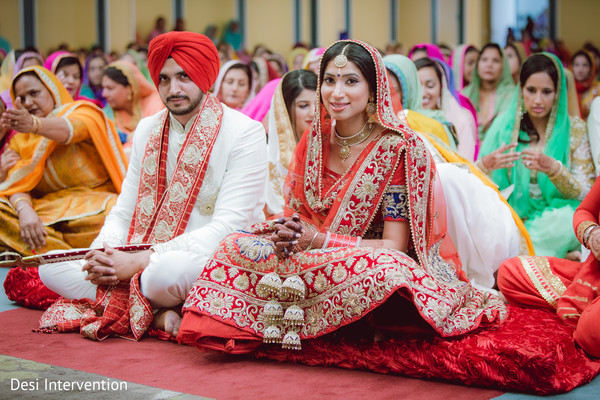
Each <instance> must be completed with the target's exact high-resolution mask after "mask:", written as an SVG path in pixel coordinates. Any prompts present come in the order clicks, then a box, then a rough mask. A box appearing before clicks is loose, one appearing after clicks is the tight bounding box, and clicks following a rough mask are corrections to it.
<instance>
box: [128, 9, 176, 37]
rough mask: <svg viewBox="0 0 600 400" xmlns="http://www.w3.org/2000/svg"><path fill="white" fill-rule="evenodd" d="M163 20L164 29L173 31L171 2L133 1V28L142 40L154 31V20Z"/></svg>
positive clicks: (173, 21)
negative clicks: (159, 18) (162, 18)
mask: <svg viewBox="0 0 600 400" xmlns="http://www.w3.org/2000/svg"><path fill="white" fill-rule="evenodd" d="M158 17H164V18H165V21H166V23H165V29H166V30H167V31H169V30H171V29H173V25H174V24H175V18H173V3H172V1H171V0H135V27H136V31H137V33H138V35H140V37H141V38H142V40H144V41H145V40H146V39H147V38H148V35H149V34H150V32H151V31H152V30H153V29H154V24H155V22H156V18H158Z"/></svg>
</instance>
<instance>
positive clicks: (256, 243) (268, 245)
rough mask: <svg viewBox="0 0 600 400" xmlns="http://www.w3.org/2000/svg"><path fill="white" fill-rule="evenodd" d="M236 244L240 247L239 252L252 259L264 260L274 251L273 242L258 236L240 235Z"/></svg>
mask: <svg viewBox="0 0 600 400" xmlns="http://www.w3.org/2000/svg"><path fill="white" fill-rule="evenodd" d="M236 244H237V245H238V246H239V248H240V253H241V254H242V255H243V256H244V257H246V258H248V259H250V260H252V261H262V260H266V259H267V258H269V256H271V255H272V254H274V252H275V249H274V248H273V242H271V241H270V240H268V239H263V238H261V237H258V236H257V237H253V236H245V237H241V238H239V239H238V240H236Z"/></svg>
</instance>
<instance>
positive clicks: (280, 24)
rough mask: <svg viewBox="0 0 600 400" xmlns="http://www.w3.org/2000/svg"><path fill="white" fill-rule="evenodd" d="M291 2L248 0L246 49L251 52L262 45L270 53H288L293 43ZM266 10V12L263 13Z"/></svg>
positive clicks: (284, 0)
mask: <svg viewBox="0 0 600 400" xmlns="http://www.w3.org/2000/svg"><path fill="white" fill-rule="evenodd" d="M293 8H294V7H293V2H292V1H290V0H250V1H248V2H247V6H246V47H247V49H248V50H249V51H252V49H254V47H255V46H256V45H257V44H264V45H265V46H267V47H268V48H269V49H271V50H272V51H275V52H277V53H280V54H282V55H283V56H284V57H285V56H287V54H288V53H289V51H290V49H291V47H292V44H293V43H294V19H293V16H294V15H293V12H294V10H293ZM265 10H268V12H265Z"/></svg>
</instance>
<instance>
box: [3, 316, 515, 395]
mask: <svg viewBox="0 0 600 400" xmlns="http://www.w3.org/2000/svg"><path fill="white" fill-rule="evenodd" d="M40 315H41V311H36V310H29V309H16V310H11V311H5V312H2V313H0V334H1V337H2V340H1V341H0V353H1V354H4V355H8V356H13V357H19V358H24V359H27V360H33V361H37V362H41V363H46V364H51V365H57V366H60V367H66V368H72V369H77V370H81V371H86V372H92V373H96V374H101V375H104V376H108V377H110V378H113V379H120V380H124V381H129V382H135V383H140V384H144V385H148V386H154V387H159V388H163V389H167V390H172V391H177V392H183V393H190V394H195V395H200V396H207V397H212V398H216V399H241V398H244V399H259V398H260V399H266V398H276V399H282V398H285V399H316V398H319V399H322V398H323V399H324V398H326V399H338V398H339V399H342V398H343V399H356V398H369V399H371V400H375V399H398V398H402V400H412V399H428V400H448V399H453V400H462V399H465V400H467V399H469V400H471V399H472V400H478V399H491V398H493V397H496V396H499V395H501V394H502V393H504V392H502V391H497V390H488V389H481V388H475V387H467V386H461V385H453V384H448V383H442V382H435V381H429V380H424V379H412V378H405V377H401V376H393V375H384V374H377V373H371V372H365V371H356V370H346V369H341V368H333V367H330V368H327V367H312V366H307V365H299V364H291V363H279V362H276V361H270V360H256V359H251V358H244V357H239V356H226V355H222V354H217V353H212V352H199V351H198V350H196V349H194V348H191V347H189V346H183V345H178V344H175V343H172V342H163V341H159V340H156V339H152V338H144V339H143V340H141V341H140V342H131V341H128V340H124V339H118V338H110V339H107V340H105V341H104V342H99V343H98V342H93V341H90V340H87V339H84V338H83V337H81V336H80V335H79V334H77V333H68V334H57V333H53V334H41V333H33V332H32V331H31V330H32V328H33V327H36V326H37V322H38V320H39V317H40Z"/></svg>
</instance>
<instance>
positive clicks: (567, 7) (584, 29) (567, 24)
mask: <svg viewBox="0 0 600 400" xmlns="http://www.w3.org/2000/svg"><path fill="white" fill-rule="evenodd" d="M557 14H558V23H557V35H556V36H557V38H559V39H562V40H563V41H564V42H565V44H566V45H567V48H568V49H569V50H570V51H571V53H574V52H576V51H577V50H579V49H581V48H582V47H583V44H584V43H585V42H587V41H592V43H594V44H595V45H596V46H597V47H598V46H600V29H599V28H598V17H600V1H598V0H568V1H566V0H559V1H558V7H557Z"/></svg>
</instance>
